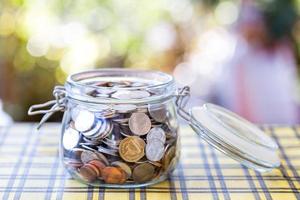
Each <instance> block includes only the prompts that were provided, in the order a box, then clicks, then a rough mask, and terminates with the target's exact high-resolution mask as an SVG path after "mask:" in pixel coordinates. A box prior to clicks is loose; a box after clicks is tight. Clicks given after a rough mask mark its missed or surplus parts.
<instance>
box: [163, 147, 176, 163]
mask: <svg viewBox="0 0 300 200" xmlns="http://www.w3.org/2000/svg"><path fill="white" fill-rule="evenodd" d="M175 154H176V147H175V146H171V147H170V148H169V149H167V151H166V153H165V155H164V158H163V160H162V164H163V168H164V169H168V167H169V165H170V162H171V160H172V159H173V158H174V157H175Z"/></svg>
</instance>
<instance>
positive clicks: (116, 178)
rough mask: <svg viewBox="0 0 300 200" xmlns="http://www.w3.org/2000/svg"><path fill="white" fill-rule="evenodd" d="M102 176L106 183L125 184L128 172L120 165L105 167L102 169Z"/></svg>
mask: <svg viewBox="0 0 300 200" xmlns="http://www.w3.org/2000/svg"><path fill="white" fill-rule="evenodd" d="M102 178H103V179H104V181H105V183H111V184H123V183H125V181H126V179H127V174H126V173H125V172H124V171H123V170H122V169H120V168H118V167H105V168H104V169H103V170H102Z"/></svg>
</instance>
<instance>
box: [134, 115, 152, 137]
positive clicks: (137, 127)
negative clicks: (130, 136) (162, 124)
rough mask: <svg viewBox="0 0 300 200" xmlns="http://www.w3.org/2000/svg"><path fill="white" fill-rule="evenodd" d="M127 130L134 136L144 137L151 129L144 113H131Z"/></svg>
mask: <svg viewBox="0 0 300 200" xmlns="http://www.w3.org/2000/svg"><path fill="white" fill-rule="evenodd" d="M129 128H130V130H131V131H132V132H133V133H134V134H135V135H145V134H147V133H148V132H149V130H150V128H151V121H150V119H149V117H148V116H147V115H146V114H145V113H138V112H137V113H132V115H131V116H130V118H129Z"/></svg>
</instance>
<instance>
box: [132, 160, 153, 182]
mask: <svg viewBox="0 0 300 200" xmlns="http://www.w3.org/2000/svg"><path fill="white" fill-rule="evenodd" d="M154 175H155V167H154V166H153V165H151V164H150V163H142V164H139V165H137V166H136V167H135V168H134V169H133V173H132V178H133V180H134V181H135V182H137V183H144V182H147V181H150V180H151V179H152V178H153V177H154Z"/></svg>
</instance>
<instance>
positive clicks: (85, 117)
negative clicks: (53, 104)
mask: <svg viewBox="0 0 300 200" xmlns="http://www.w3.org/2000/svg"><path fill="white" fill-rule="evenodd" d="M94 123H95V116H94V114H93V113H92V112H90V111H87V110H80V111H79V112H78V114H77V116H76V117H75V121H74V126H75V129H76V130H77V131H80V132H85V131H88V130H90V129H91V128H92V127H93V125H94Z"/></svg>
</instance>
